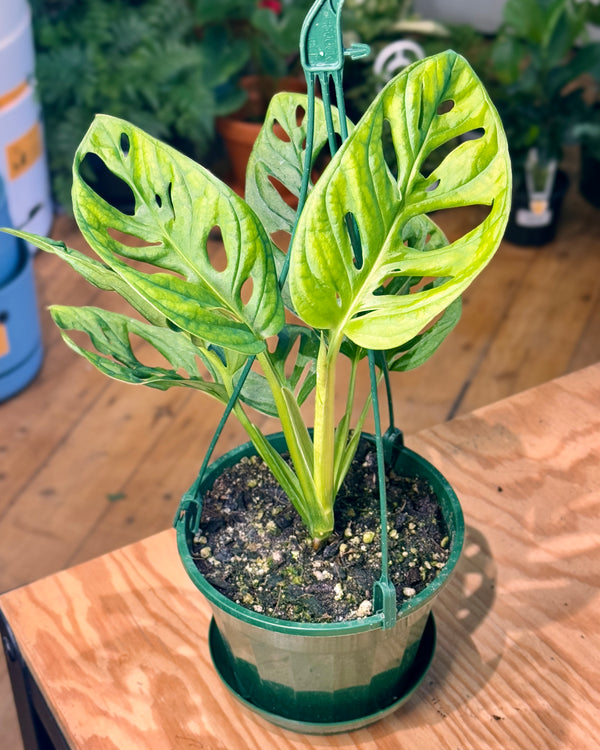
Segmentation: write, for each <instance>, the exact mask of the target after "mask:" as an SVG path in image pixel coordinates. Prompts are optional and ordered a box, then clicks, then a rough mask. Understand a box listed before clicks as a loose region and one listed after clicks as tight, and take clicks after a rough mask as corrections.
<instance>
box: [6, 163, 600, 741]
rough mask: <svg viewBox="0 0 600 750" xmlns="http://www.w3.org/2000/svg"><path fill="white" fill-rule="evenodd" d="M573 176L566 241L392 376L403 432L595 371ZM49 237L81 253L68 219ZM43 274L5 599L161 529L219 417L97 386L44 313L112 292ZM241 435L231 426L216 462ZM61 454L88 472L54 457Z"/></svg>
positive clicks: (48, 260) (503, 280) (592, 275)
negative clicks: (410, 367) (429, 354)
mask: <svg viewBox="0 0 600 750" xmlns="http://www.w3.org/2000/svg"><path fill="white" fill-rule="evenodd" d="M566 167H567V169H568V170H569V171H570V173H571V176H572V183H571V189H570V191H569V194H568V196H567V200H566V205H565V207H564V213H563V218H562V221H561V225H560V230H559V234H558V237H557V239H556V241H555V242H554V243H552V244H550V245H547V246H546V247H544V248H540V249H528V248H521V247H516V246H513V245H510V244H508V243H504V244H503V245H502V247H501V248H500V250H499V252H498V253H497V255H496V257H495V258H494V260H493V261H492V263H491V264H490V266H489V267H488V269H486V271H485V272H484V273H483V274H482V275H481V277H480V278H479V279H477V281H476V282H475V283H474V285H473V286H472V287H471V289H470V290H469V291H468V292H467V294H466V296H465V304H464V312H463V317H462V320H461V322H460V323H459V325H458V327H457V328H456V330H455V331H454V332H453V333H452V334H451V336H450V338H449V339H448V341H446V342H445V343H444V345H443V346H442V348H441V349H440V350H439V352H438V353H437V354H436V355H435V357H434V358H433V359H432V360H430V362H429V363H427V364H426V365H425V366H424V367H422V368H421V369H420V370H418V371H415V372H412V373H407V374H405V375H397V376H396V377H395V378H394V390H395V392H396V397H397V401H396V403H397V407H396V409H397V413H396V422H397V424H398V426H400V427H402V428H403V429H404V431H405V432H407V433H413V432H415V431H417V430H419V429H421V428H423V427H426V426H430V425H433V424H435V423H438V422H440V421H443V420H446V419H449V418H451V417H452V416H454V415H457V414H462V413H465V412H468V411H471V410H472V409H475V408H476V407H479V406H481V405H484V404H487V403H490V402H492V401H495V400H497V399H500V398H503V397H505V396H508V395H510V394H513V393H516V392H518V391H521V390H523V389H526V388H528V387H530V386H534V385H537V384H539V383H541V382H544V381H547V380H549V379H552V378H554V377H556V376H559V375H561V374H564V373H567V372H570V371H573V370H576V369H579V368H581V367H583V366H585V365H588V364H591V363H593V362H596V361H598V360H600V211H599V210H597V209H594V208H592V207H591V206H589V205H588V204H586V203H585V202H584V201H583V200H582V199H581V197H580V196H579V194H578V192H577V190H576V187H575V181H576V174H577V169H578V165H577V160H576V156H575V155H572V159H571V161H570V162H569V163H568V164H567V165H566ZM469 220H470V217H469V216H468V215H465V214H464V213H463V214H460V215H459V216H458V218H456V217H453V216H444V217H442V223H443V225H444V227H445V228H446V230H447V232H448V234H449V235H450V237H452V236H455V235H456V234H458V233H460V229H461V224H462V222H463V221H469ZM53 236H54V237H56V238H59V239H62V240H64V241H65V242H66V243H67V244H69V245H71V246H72V247H77V248H79V249H83V242H82V240H81V237H80V236H79V235H78V233H77V230H76V228H75V227H74V225H73V224H72V222H71V221H70V220H68V219H66V218H64V217H60V218H58V219H57V220H56V222H55V225H54V227H53ZM35 270H36V276H37V283H38V294H39V304H40V310H41V316H42V327H43V337H44V348H45V360H44V365H43V369H42V371H41V373H40V375H39V376H38V377H37V379H36V380H35V381H34V383H33V384H31V385H30V386H29V387H28V388H27V389H26V390H24V391H23V392H22V393H21V394H19V395H18V396H16V397H15V398H13V399H11V400H10V401H8V402H6V403H4V404H1V405H0V591H6V590H8V589H10V588H13V587H16V586H19V585H22V584H24V583H26V582H29V581H32V580H35V579H38V578H40V577H42V576H44V575H46V574H48V573H52V572H54V571H57V570H59V569H62V568H65V567H69V566H71V565H73V564H74V563H77V562H80V561H83V560H86V559H89V558H91V557H93V556H96V555H99V554H102V553H104V552H107V551H109V550H112V549H114V548H116V547H119V546H122V545H124V544H128V543H130V542H133V541H136V540H139V539H141V538H143V537H145V536H147V535H149V534H152V533H155V532H157V531H159V530H162V529H164V528H166V527H167V526H168V525H169V524H170V522H171V519H172V517H173V515H174V512H175V509H176V507H177V503H178V499H179V497H180V495H181V493H182V492H183V491H184V490H185V489H186V488H187V486H188V485H189V484H190V483H191V482H192V480H193V478H194V472H195V468H192V467H198V466H199V464H200V461H201V458H202V455H203V451H204V450H205V448H206V446H207V443H208V441H209V439H210V437H211V434H212V429H213V428H214V424H215V419H216V417H215V415H216V414H217V413H218V411H219V408H218V406H216V405H215V406H213V404H212V402H209V401H207V400H206V399H205V398H203V397H202V396H201V395H197V394H194V393H187V392H184V391H183V390H180V391H177V390H175V389H173V390H171V391H167V392H166V393H161V392H159V391H153V390H151V389H147V388H134V387H131V386H126V385H123V384H120V383H116V382H113V381H109V380H107V379H105V378H104V377H103V376H101V375H100V374H98V373H97V372H96V371H95V370H93V369H92V368H91V366H90V365H88V364H87V363H86V362H85V361H84V360H83V359H81V358H79V357H77V356H76V355H75V354H73V353H72V352H71V350H69V349H68V348H67V347H66V346H65V345H64V343H63V342H62V341H61V339H60V336H59V334H58V331H57V329H56V328H55V327H54V325H53V324H52V322H51V321H50V319H49V316H48V314H47V312H46V311H45V308H46V306H47V305H48V304H50V303H64V304H98V303H99V300H100V297H101V296H102V294H101V293H100V292H98V291H97V290H95V289H93V288H92V287H89V286H88V285H87V284H85V282H83V281H82V280H80V279H79V277H78V276H77V274H75V273H74V272H73V271H71V270H70V269H69V268H68V267H66V266H64V265H63V264H62V263H61V262H60V261H58V260H57V259H56V258H54V257H51V256H47V255H45V254H39V255H38V256H37V257H36V259H35ZM117 309H119V308H118V307H117ZM342 396H343V394H340V408H341V403H342ZM74 404H77V405H78V408H77V409H73V408H72V406H73V405H74ZM142 432H143V433H144V434H146V435H147V434H148V432H150V433H151V435H152V438H153V442H152V444H153V448H152V450H151V451H150V452H149V453H148V452H146V453H144V452H143V451H140V450H139V447H138V441H137V440H136V436H138V435H140V434H141V433H142ZM239 438H240V430H239V429H238V428H236V427H233V426H228V428H227V430H226V433H225V435H224V436H223V439H222V441H221V442H220V444H219V447H218V452H219V453H220V452H224V451H226V450H228V449H229V448H230V447H231V446H232V445H233V444H235V443H236V442H238V441H239ZM65 445H71V446H73V452H72V453H73V455H76V456H77V460H73V461H68V462H67V461H64V460H62V459H57V458H56V451H57V448H58V447H59V446H60V447H62V446H65ZM64 453H65V451H61V453H60V455H63V454H64ZM140 464H143V465H144V466H145V467H147V469H146V471H145V475H144V476H145V479H144V481H143V482H142V483H140V482H137V483H136V484H133V483H131V482H130V481H129V479H128V478H129V476H130V474H131V469H132V467H133V466H138V465H140ZM0 727H1V736H2V737H3V740H2V742H3V743H5V744H3V745H2V747H6V748H7V750H13V749H14V750H18V748H19V747H20V741H19V740H18V730H17V727H16V721H15V718H14V711H13V707H12V699H11V694H10V688H9V684H8V678H7V676H6V674H5V672H4V667H3V665H2V671H0ZM6 743H8V744H6Z"/></svg>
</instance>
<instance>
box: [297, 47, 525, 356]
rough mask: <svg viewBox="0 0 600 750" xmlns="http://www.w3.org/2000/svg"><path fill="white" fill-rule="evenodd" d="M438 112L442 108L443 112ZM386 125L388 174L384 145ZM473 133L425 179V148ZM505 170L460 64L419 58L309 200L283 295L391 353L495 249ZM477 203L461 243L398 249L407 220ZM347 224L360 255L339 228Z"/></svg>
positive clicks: (451, 57)
mask: <svg viewBox="0 0 600 750" xmlns="http://www.w3.org/2000/svg"><path fill="white" fill-rule="evenodd" d="M442 105H445V106H443V107H442ZM385 121H387V122H389V124H390V130H391V136H392V140H393V143H394V148H395V153H396V161H397V167H398V177H397V179H396V178H394V177H393V176H392V172H391V170H390V168H389V167H388V165H387V163H386V161H385V159H384V152H383V147H382V132H383V124H384V122H385ZM472 131H479V132H481V133H482V135H481V136H480V137H479V138H476V139H471V140H466V141H464V142H462V143H460V145H459V146H457V147H456V148H455V149H454V150H453V151H451V152H450V153H449V154H448V155H447V156H446V157H445V158H444V159H443V161H442V162H441V163H440V164H439V166H438V167H437V168H435V169H434V170H433V172H432V173H431V174H430V175H428V176H427V177H425V176H424V175H423V174H422V173H421V171H420V170H421V168H422V165H423V163H424V161H425V159H426V158H427V156H429V155H430V154H431V153H432V152H433V151H435V150H436V149H438V148H439V147H440V146H443V145H444V144H446V143H447V142H449V141H451V140H452V139H455V138H457V137H459V136H461V135H465V134H466V133H469V132H472ZM510 192H511V185H510V163H509V157H508V148H507V144H506V139H505V137H504V134H503V131H502V127H501V123H500V120H499V117H498V114H497V113H496V110H495V109H494V107H493V105H492V103H491V101H490V99H489V97H488V95H487V93H486V92H485V90H484V89H483V87H482V85H481V83H480V81H479V80H478V79H477V77H476V76H475V74H474V73H473V71H472V70H471V68H470V66H469V65H468V63H467V62H466V61H465V60H464V59H463V58H462V57H460V56H459V55H457V54H456V53H453V52H448V53H443V54H441V55H437V56H434V57H431V58H428V59H426V60H423V61H419V62H417V63H415V64H413V65H411V66H410V67H408V68H407V69H406V70H405V71H403V72H402V73H401V74H400V75H399V76H397V77H396V78H395V79H393V80H392V81H391V82H390V83H389V84H388V85H387V86H386V88H385V89H384V90H383V91H382V92H381V94H380V95H379V96H378V97H377V99H376V100H375V101H374V103H373V104H372V106H371V107H370V108H369V110H368V111H367V113H366V114H365V116H364V117H363V118H362V120H361V121H360V122H359V123H358V125H357V126H356V128H355V130H354V132H353V133H352V134H351V135H350V137H349V138H348V140H347V141H346V142H345V143H344V144H343V145H342V147H341V148H340V150H339V151H338V153H337V154H336V156H335V158H334V159H333V161H332V163H331V164H330V165H329V167H328V168H327V170H326V171H325V172H324V174H323V175H322V177H321V179H320V180H319V181H318V183H317V184H316V186H315V188H314V189H313V191H312V193H311V194H310V195H309V198H308V200H307V203H306V206H305V209H304V211H303V213H302V215H301V217H300V220H299V224H298V228H297V231H296V235H295V240H294V244H293V247H292V250H291V252H292V257H291V267H290V291H291V295H292V302H293V304H294V306H295V308H296V311H297V313H298V315H299V316H300V317H301V318H302V319H303V320H304V321H305V322H306V323H308V324H309V325H311V326H313V327H315V328H320V329H330V330H333V331H335V332H336V333H337V334H342V333H343V334H345V335H347V336H348V337H349V338H350V339H351V340H352V341H354V342H355V343H356V344H358V345H359V346H362V347H365V348H369V349H389V348H395V347H398V346H401V345H402V344H404V343H406V342H407V341H409V340H410V339H412V338H413V337H414V336H416V335H417V334H418V333H419V332H420V331H421V330H423V329H424V328H425V327H426V326H427V325H428V324H429V323H430V322H431V321H432V320H434V319H435V318H436V317H437V316H438V315H439V314H440V313H441V312H442V311H443V310H444V309H445V308H446V307H447V306H448V305H449V304H450V303H451V302H452V301H453V300H454V299H456V298H457V297H458V296H459V295H460V294H461V293H462V291H463V290H464V289H465V288H466V287H467V286H468V285H469V283H470V282H471V281H472V280H473V278H474V277H475V276H476V275H477V274H478V273H479V272H480V271H481V270H482V269H483V267H484V266H485V265H486V263H487V262H488V261H489V260H490V258H491V257H492V255H493V254H494V252H495V250H496V249H497V247H498V245H499V243H500V240H501V238H502V234H503V232H504V228H505V225H506V221H507V218H508V208H509V203H510ZM474 204H482V205H486V206H490V210H489V213H488V215H487V216H486V217H485V219H484V220H483V221H482V222H481V223H480V224H479V225H478V226H476V227H475V228H474V229H472V230H471V231H469V232H468V233H467V234H466V235H465V236H464V237H461V238H460V239H458V240H456V241H455V242H452V243H451V244H449V245H447V246H444V247H441V248H437V249H431V250H427V251H425V252H423V251H421V250H418V249H415V248H413V247H410V246H409V245H406V244H404V241H403V228H404V227H405V226H406V224H407V222H408V221H410V220H411V219H413V217H417V216H421V215H423V214H427V213H429V212H432V211H437V210H440V209H446V208H454V207H460V206H469V205H474ZM349 214H350V215H352V216H353V217H354V219H355V220H356V223H357V226H358V232H359V234H360V240H361V253H360V254H361V259H360V262H358V260H357V258H356V248H353V247H352V244H351V241H350V237H349V233H348V231H347V216H348V215H349ZM409 276H420V277H437V278H443V279H444V281H443V283H440V284H439V285H436V286H433V287H431V288H429V289H423V290H420V291H417V292H415V293H413V294H408V295H406V294H393V295H390V294H380V293H377V291H378V290H379V291H380V290H381V287H383V286H386V284H388V283H389V282H390V279H394V278H396V277H409Z"/></svg>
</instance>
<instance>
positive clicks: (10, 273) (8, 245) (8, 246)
mask: <svg viewBox="0 0 600 750" xmlns="http://www.w3.org/2000/svg"><path fill="white" fill-rule="evenodd" d="M0 227H12V224H11V220H10V215H9V213H8V201H7V200H6V193H5V191H4V183H3V182H2V178H1V177H0ZM19 258H20V252H19V243H18V241H17V238H16V237H13V236H12V235H11V234H4V233H2V232H0V288H1V287H3V286H4V285H5V284H8V282H9V281H10V280H11V279H12V278H13V277H14V275H15V274H16V273H17V271H18V269H19Z"/></svg>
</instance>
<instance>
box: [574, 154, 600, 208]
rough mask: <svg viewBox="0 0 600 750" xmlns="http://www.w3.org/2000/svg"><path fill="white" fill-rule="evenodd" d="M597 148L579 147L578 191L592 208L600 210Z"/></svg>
mask: <svg viewBox="0 0 600 750" xmlns="http://www.w3.org/2000/svg"><path fill="white" fill-rule="evenodd" d="M598 151H599V149H598V146H597V145H596V147H595V148H594V147H593V146H587V145H585V144H584V145H582V147H581V176H580V178H579V191H580V192H581V195H582V196H583V197H584V198H585V199H586V201H587V202H588V203H591V204H592V206H596V208H600V185H599V184H598V175H599V174H600V158H598Z"/></svg>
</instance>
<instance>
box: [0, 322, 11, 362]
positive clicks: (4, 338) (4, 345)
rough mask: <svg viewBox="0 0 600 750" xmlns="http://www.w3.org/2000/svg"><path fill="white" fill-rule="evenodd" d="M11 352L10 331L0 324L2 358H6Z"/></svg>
mask: <svg viewBox="0 0 600 750" xmlns="http://www.w3.org/2000/svg"><path fill="white" fill-rule="evenodd" d="M9 351H10V344H9V343H8V330H7V328H6V326H3V325H2V323H0V357H4V355H5V354H8V353H9Z"/></svg>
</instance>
